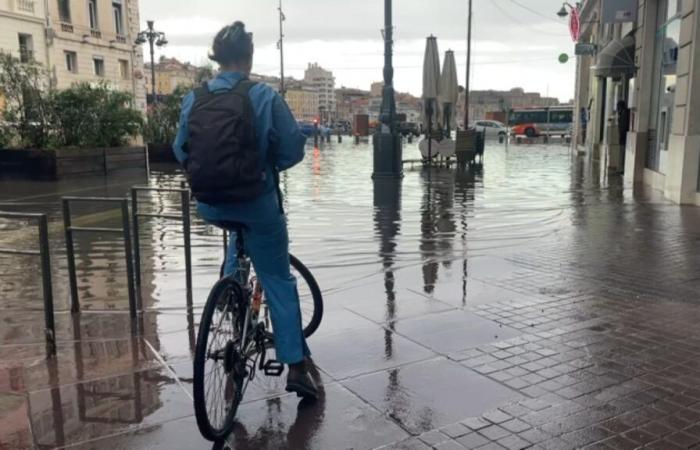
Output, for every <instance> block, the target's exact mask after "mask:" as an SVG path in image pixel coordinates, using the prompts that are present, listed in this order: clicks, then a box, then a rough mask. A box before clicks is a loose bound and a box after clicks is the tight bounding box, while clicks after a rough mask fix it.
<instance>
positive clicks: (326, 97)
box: [304, 63, 336, 123]
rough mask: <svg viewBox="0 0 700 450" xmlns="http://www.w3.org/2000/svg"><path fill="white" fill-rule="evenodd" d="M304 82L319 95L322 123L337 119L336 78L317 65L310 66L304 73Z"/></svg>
mask: <svg viewBox="0 0 700 450" xmlns="http://www.w3.org/2000/svg"><path fill="white" fill-rule="evenodd" d="M304 82H305V83H306V84H307V85H309V86H311V87H313V88H314V89H315V90H316V93H317V94H318V109H319V113H320V115H321V116H322V117H321V121H322V122H324V123H326V122H330V121H331V120H332V119H333V118H335V113H336V100H335V77H334V76H333V72H331V71H330V70H326V69H324V68H323V67H321V66H319V65H318V64H317V63H313V64H309V65H308V67H307V68H306V71H305V72H304Z"/></svg>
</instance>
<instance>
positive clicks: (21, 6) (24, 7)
mask: <svg viewBox="0 0 700 450" xmlns="http://www.w3.org/2000/svg"><path fill="white" fill-rule="evenodd" d="M16 1H17V9H18V10H19V11H23V12H28V13H34V0H16Z"/></svg>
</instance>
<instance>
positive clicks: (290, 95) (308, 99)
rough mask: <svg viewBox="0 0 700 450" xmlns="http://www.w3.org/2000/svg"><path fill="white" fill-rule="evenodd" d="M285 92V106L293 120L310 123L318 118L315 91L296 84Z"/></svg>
mask: <svg viewBox="0 0 700 450" xmlns="http://www.w3.org/2000/svg"><path fill="white" fill-rule="evenodd" d="M286 91H287V94H286V100H287V105H289V109H290V110H291V111H292V114H293V115H294V118H295V119H297V120H304V121H308V122H312V121H314V120H316V119H317V118H318V116H319V108H318V105H319V103H318V93H317V92H316V89H314V88H313V87H311V86H306V85H303V84H301V83H297V84H296V85H291V86H290V87H289V88H287V89H286Z"/></svg>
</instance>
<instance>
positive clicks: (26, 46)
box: [17, 33, 34, 63]
mask: <svg viewBox="0 0 700 450" xmlns="http://www.w3.org/2000/svg"><path fill="white" fill-rule="evenodd" d="M17 36H18V38H19V60H20V61H21V62H23V63H28V62H32V61H34V42H33V40H32V35H31V34H24V33H19V34H18V35H17Z"/></svg>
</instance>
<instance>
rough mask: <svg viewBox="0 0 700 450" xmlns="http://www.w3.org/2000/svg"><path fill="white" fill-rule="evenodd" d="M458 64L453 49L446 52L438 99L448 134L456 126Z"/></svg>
mask: <svg viewBox="0 0 700 450" xmlns="http://www.w3.org/2000/svg"><path fill="white" fill-rule="evenodd" d="M458 89H459V87H458V85H457V65H456V64H455V54H454V52H453V51H452V50H447V51H446V52H445V59H444V61H443V66H442V74H441V75H440V91H439V95H438V101H439V104H440V114H441V117H442V119H441V121H442V125H443V127H444V129H445V130H446V131H447V135H448V136H449V135H450V130H452V129H454V128H456V125H457V120H456V117H455V116H456V114H455V113H456V111H455V110H456V106H457V95H458Z"/></svg>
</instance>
